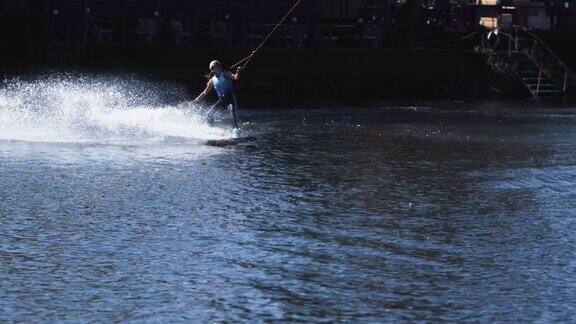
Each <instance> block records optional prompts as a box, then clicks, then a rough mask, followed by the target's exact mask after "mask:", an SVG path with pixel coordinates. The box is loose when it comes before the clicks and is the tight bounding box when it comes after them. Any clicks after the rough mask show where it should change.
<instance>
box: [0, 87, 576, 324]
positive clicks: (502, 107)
mask: <svg viewBox="0 0 576 324" xmlns="http://www.w3.org/2000/svg"><path fill="white" fill-rule="evenodd" d="M11 91H14V90H11ZM19 91H21V90H19ZM50 91H53V90H50ZM64 93H68V92H66V91H64ZM103 93H108V92H103ZM85 95H86V94H84V97H83V95H79V94H78V93H76V95H75V96H73V98H76V99H74V100H79V102H78V101H77V102H72V103H69V104H68V105H67V106H66V105H64V104H62V102H61V101H60V102H56V103H53V108H51V109H50V110H46V111H40V112H39V111H38V108H37V107H38V105H37V104H36V103H29V102H24V103H22V102H16V103H15V102H9V103H6V102H4V104H3V106H2V105H0V107H3V108H1V109H3V110H1V109H0V112H1V114H0V116H2V117H0V124H1V125H3V129H2V134H0V224H1V225H0V319H2V320H7V321H25V322H28V321H112V320H114V321H162V322H173V321H176V322H178V321H190V320H196V321H220V320H227V321H232V322H236V321H255V320H258V321H265V320H277V319H287V320H291V321H361V322H374V321H396V320H450V321H462V320H471V321H515V322H516V321H574V320H575V319H576V318H575V315H574V314H575V310H576V302H575V301H576V279H575V278H576V263H575V261H574V260H575V252H574V251H576V239H575V236H574V233H575V231H576V219H575V216H576V212H575V210H576V185H575V184H574V183H575V182H576V167H575V165H576V154H575V152H576V145H575V141H574V140H573V136H574V134H575V133H576V117H575V116H574V113H575V112H576V110H575V109H571V108H554V109H542V108H541V107H534V106H533V105H530V104H525V103H494V102H492V103H461V102H439V103H434V104H420V105H413V106H406V105H395V104H382V106H381V107H375V108H369V109H368V108H367V109H358V108H354V109H352V108H338V109H315V110H307V109H294V110H274V109H269V110H249V109H245V110H244V111H243V120H244V124H243V126H242V129H243V130H242V132H241V133H240V134H236V135H237V136H239V137H245V136H254V137H256V140H254V141H247V142H242V143H239V144H237V145H230V146H224V147H214V146H210V145H206V144H207V143H208V141H209V140H214V139H216V140H219V139H228V138H230V137H231V136H233V134H232V133H231V132H230V131H229V130H228V129H226V128H217V127H211V126H209V125H207V124H205V123H204V121H203V119H202V118H201V115H199V113H194V112H192V113H191V112H189V111H188V110H186V109H184V108H183V107H181V106H163V105H151V104H134V103H133V102H130V103H127V102H124V104H122V105H112V104H110V103H109V102H108V103H107V102H106V100H108V99H106V98H110V97H109V94H102V97H100V98H101V99H102V98H104V99H102V100H104V101H100V102H95V101H93V100H96V99H93V98H92V97H90V98H91V99H86V96H85ZM88 95H94V93H93V92H92V91H90V92H89V93H88ZM13 97H14V96H13V93H11V95H10V96H7V95H5V96H4V97H2V96H0V99H3V100H4V101H7V100H9V99H10V100H12V99H13ZM64 97H65V96H64ZM73 98H69V100H72V99H73ZM78 98H80V99H78ZM7 107H11V109H10V110H9V109H8V108H7ZM35 107H36V108H35ZM60 107H68V108H67V109H68V110H65V109H61V108H60ZM78 107H84V108H82V109H79V108H78ZM30 111H32V112H30ZM64 111H68V114H64V113H63V112H64ZM2 118H3V119H2ZM8 126H10V128H9V127H8Z"/></svg>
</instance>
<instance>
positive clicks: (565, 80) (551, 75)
mask: <svg viewBox="0 0 576 324" xmlns="http://www.w3.org/2000/svg"><path fill="white" fill-rule="evenodd" d="M499 34H502V35H504V36H506V37H508V38H509V39H510V40H512V41H514V44H515V46H516V48H517V49H518V48H520V49H522V50H523V51H524V53H525V54H526V56H528V58H529V59H530V60H531V61H532V62H533V63H534V64H536V66H538V69H539V70H540V76H539V77H538V78H539V79H540V78H541V72H544V74H546V76H548V77H549V78H550V80H553V81H555V82H558V80H556V78H555V77H554V75H553V74H552V73H550V71H548V69H546V68H544V66H543V65H542V64H540V63H539V62H538V61H537V60H536V59H535V58H534V57H532V55H530V54H529V51H528V49H526V48H524V47H522V46H520V45H519V44H518V37H516V38H514V37H512V35H510V34H507V33H505V32H503V31H499ZM534 36H535V35H534ZM538 40H539V39H538ZM539 41H540V40H539ZM540 42H541V43H542V45H544V46H546V44H544V43H543V42H542V41H540ZM546 48H547V49H548V50H549V51H550V53H552V54H553V55H554V53H553V52H552V51H551V50H550V49H549V48H548V47H547V46H546ZM508 51H510V48H508ZM554 57H555V58H556V59H557V60H558V62H559V63H560V66H561V67H562V68H564V70H565V74H564V81H563V84H564V85H563V86H562V92H564V93H565V92H566V84H567V80H568V73H569V72H570V73H571V71H570V69H569V68H568V67H567V66H566V65H565V64H564V63H563V62H562V61H561V60H560V59H559V58H558V57H557V56H556V55H554ZM558 83H559V82H558ZM558 85H559V84H558ZM559 86H560V85H559Z"/></svg>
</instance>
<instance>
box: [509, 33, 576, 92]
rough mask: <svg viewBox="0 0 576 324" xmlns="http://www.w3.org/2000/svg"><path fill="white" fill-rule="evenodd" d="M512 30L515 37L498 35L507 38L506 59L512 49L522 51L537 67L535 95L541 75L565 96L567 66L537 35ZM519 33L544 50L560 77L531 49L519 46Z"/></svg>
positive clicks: (568, 72) (568, 73)
mask: <svg viewBox="0 0 576 324" xmlns="http://www.w3.org/2000/svg"><path fill="white" fill-rule="evenodd" d="M512 28H513V31H514V32H515V35H511V34H509V33H506V32H503V31H499V34H502V35H504V36H506V37H507V38H508V49H507V53H508V57H511V55H512V49H513V48H514V50H515V51H522V52H523V53H524V54H526V56H527V57H528V58H529V59H530V60H531V61H532V62H533V63H534V64H535V65H536V66H537V67H538V86H537V91H536V94H537V95H538V94H539V90H540V84H541V80H542V73H544V74H545V75H546V76H547V77H548V78H550V80H552V81H554V82H556V83H557V85H558V86H559V88H560V89H561V90H562V93H563V94H565V93H566V91H567V90H568V78H569V76H570V75H571V74H572V72H571V71H570V69H569V68H568V66H567V65H566V64H565V63H564V62H563V61H562V60H561V59H560V58H559V57H558V56H557V55H556V54H555V53H554V51H552V49H550V47H548V45H546V44H545V43H544V41H542V40H541V39H540V38H539V37H538V36H537V35H535V34H534V33H532V32H530V31H528V30H526V29H524V28H521V27H519V26H512ZM519 32H523V33H524V34H526V35H528V36H529V37H530V38H529V39H527V40H529V41H531V42H532V44H533V45H537V46H540V47H541V48H543V49H545V50H546V53H547V54H548V55H549V56H550V57H552V58H553V59H554V61H555V65H556V67H560V74H561V75H560V76H559V75H558V73H554V72H553V71H552V70H551V69H550V67H547V66H545V65H544V63H542V62H541V60H539V59H538V57H537V53H532V52H533V48H528V47H526V46H523V45H521V44H520V40H521V38H520V37H519Z"/></svg>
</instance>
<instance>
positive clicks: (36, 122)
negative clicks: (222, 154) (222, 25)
mask: <svg viewBox="0 0 576 324" xmlns="http://www.w3.org/2000/svg"><path fill="white" fill-rule="evenodd" d="M166 91H173V90H167V89H162V88H160V87H158V88H154V87H153V86H151V85H150V84H144V83H142V82H138V81H134V80H121V79H108V80H96V79H92V78H78V77H77V78H50V79H46V80H40V81H32V82H24V81H18V80H15V81H8V82H5V84H4V86H3V87H1V88H0V140H3V141H30V142H60V143H75V142H78V143H114V144H134V143H151V142H158V141H165V140H170V139H174V138H179V139H183V140H190V141H210V140H225V139H230V138H232V137H233V134H232V130H231V129H229V128H225V127H213V126H210V125H209V124H208V123H207V121H206V120H207V118H206V117H207V116H206V111H205V110H203V109H201V108H196V107H192V106H191V105H190V104H189V103H188V102H187V101H183V100H182V103H180V104H168V103H165V102H163V101H162V98H161V97H162V95H165V94H166ZM177 97H178V96H177ZM180 97H181V98H182V99H183V98H184V96H180Z"/></svg>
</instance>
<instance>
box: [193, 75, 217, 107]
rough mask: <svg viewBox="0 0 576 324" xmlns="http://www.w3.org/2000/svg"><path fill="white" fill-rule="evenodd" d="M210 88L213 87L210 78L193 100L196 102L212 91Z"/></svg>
mask: <svg viewBox="0 0 576 324" xmlns="http://www.w3.org/2000/svg"><path fill="white" fill-rule="evenodd" d="M212 88H213V85H212V80H210V81H208V83H207V84H206V89H204V91H202V93H201V94H200V95H199V96H198V98H196V99H194V102H198V101H200V100H202V99H204V98H205V97H206V96H207V95H208V94H209V93H210V91H212Z"/></svg>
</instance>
